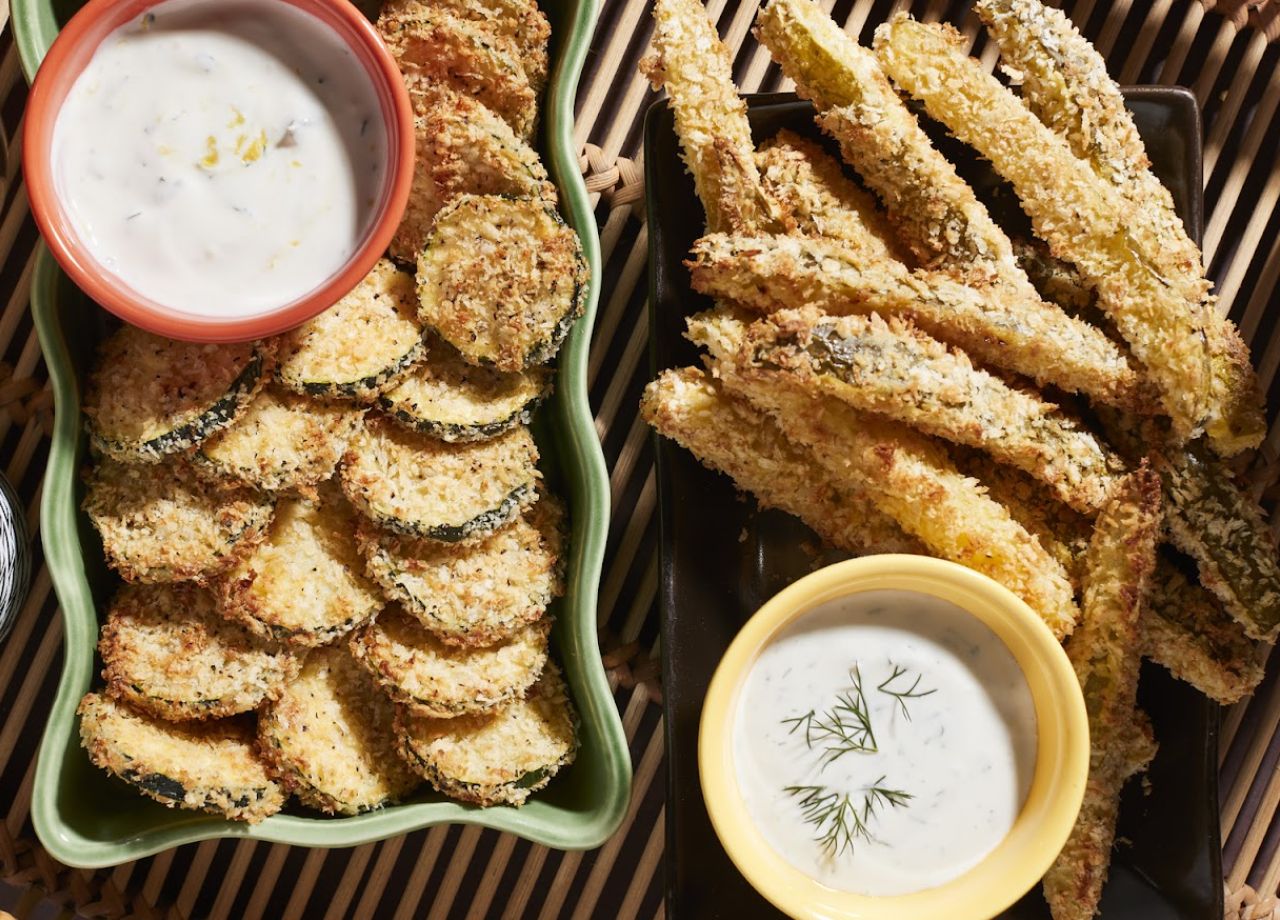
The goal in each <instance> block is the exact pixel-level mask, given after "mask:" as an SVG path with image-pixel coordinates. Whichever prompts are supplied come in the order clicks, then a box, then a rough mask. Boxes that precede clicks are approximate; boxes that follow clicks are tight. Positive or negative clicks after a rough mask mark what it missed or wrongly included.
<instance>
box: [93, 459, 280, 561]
mask: <svg viewBox="0 0 1280 920" xmlns="http://www.w3.org/2000/svg"><path fill="white" fill-rule="evenodd" d="M274 509H275V500H274V499H272V498H271V496H270V495H268V494H267V493H264V492H258V491H255V490H253V489H243V488H227V487H225V486H220V485H216V484H214V483H210V482H207V481H205V480H203V479H201V478H200V477H199V476H197V475H196V473H195V471H194V470H193V469H192V468H191V465H190V464H189V463H187V462H186V461H184V460H175V459H172V458H170V459H166V460H164V461H162V462H160V463H156V464H148V465H145V466H142V465H131V464H126V463H120V462H119V461H117V460H111V459H103V460H102V461H101V462H100V463H99V464H98V465H97V466H96V467H95V468H94V470H93V472H92V473H91V474H90V476H89V482H88V486H87V488H86V492H85V498H84V510H85V513H86V514H88V516H89V520H91V521H92V522H93V526H94V527H96V528H97V529H98V535H99V536H101V537H102V548H103V550H104V551H105V552H106V556H107V563H108V564H109V565H110V566H111V567H112V568H113V569H115V570H116V571H118V572H119V573H120V577H121V578H123V579H124V580H125V581H144V582H159V581H186V580H189V579H196V580H200V581H203V580H205V579H208V578H211V577H213V576H215V575H217V574H218V573H220V572H222V571H224V570H225V569H227V568H229V567H230V566H231V565H232V564H233V563H234V562H235V561H236V559H237V558H238V557H239V556H240V555H241V554H243V553H244V552H246V551H247V550H249V549H250V548H251V547H252V546H253V545H254V544H255V543H257V542H258V541H259V540H261V539H262V537H263V535H264V534H265V533H266V531H267V526H268V525H269V524H270V523H271V516H272V512H273V511H274Z"/></svg>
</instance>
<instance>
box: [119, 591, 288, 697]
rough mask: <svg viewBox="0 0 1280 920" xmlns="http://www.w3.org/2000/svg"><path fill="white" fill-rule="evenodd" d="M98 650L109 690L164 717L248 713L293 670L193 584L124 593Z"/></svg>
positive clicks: (281, 654)
mask: <svg viewBox="0 0 1280 920" xmlns="http://www.w3.org/2000/svg"><path fill="white" fill-rule="evenodd" d="M98 651H99V653H100V654H101V655H102V660H103V662H104V664H105V665H106V667H105V668H104V669H103V672H102V676H103V678H104V679H105V680H106V682H107V692H108V693H110V694H111V695H112V696H113V697H115V698H117V699H119V700H123V701H124V702H127V703H129V704H130V705H132V706H134V707H136V708H138V709H141V710H143V711H145V712H148V713H150V714H151V715H153V716H156V717H157V718H161V719H172V720H182V719H220V718H223V717H225V716H230V715H235V714H236V713H240V712H248V711H249V710H251V709H256V708H258V706H260V705H261V704H262V703H263V701H265V700H268V699H274V698H275V697H276V696H278V695H279V693H280V690H281V689H282V688H283V686H284V683H285V681H287V680H289V679H290V678H291V677H293V676H294V675H296V674H297V672H298V662H297V659H296V658H295V656H294V655H293V654H292V653H291V652H289V651H286V650H285V649H283V648H281V647H280V646H278V645H276V644H274V643H272V642H269V641H267V640H264V639H261V638H259V637H257V636H255V635H253V634H252V633H250V632H249V631H248V630H247V629H245V628H244V627H243V626H241V625H240V624H238V623H233V622H231V621H230V620H227V619H224V618H223V617H222V616H220V615H219V613H218V608H217V606H216V605H215V603H214V600H213V594H212V593H211V592H210V591H209V590H208V589H206V588H202V587H200V586H198V585H195V584H192V583H191V582H179V583H177V584H171V585H125V586H124V587H122V588H121V589H120V590H119V591H118V592H117V593H116V596H115V598H113V599H112V601H111V608H110V611H109V612H108V614H107V622H106V625H104V626H103V627H102V635H101V636H100V637H99V639H98Z"/></svg>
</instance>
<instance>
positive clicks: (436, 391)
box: [378, 342, 552, 443]
mask: <svg viewBox="0 0 1280 920" xmlns="http://www.w3.org/2000/svg"><path fill="white" fill-rule="evenodd" d="M551 382H552V375H551V371H550V370H549V369H548V368H545V367H532V368H529V369H528V370H526V371H515V372H510V373H507V372H503V371H499V370H495V369H494V368H491V367H476V366H475V365H472V364H468V363H467V362H466V361H463V360H462V358H461V356H460V355H459V354H458V353H457V351H455V350H454V349H453V348H451V347H449V346H448V345H445V344H443V343H439V342H437V343H435V344H433V345H432V346H431V347H430V349H429V351H428V353H427V360H426V361H424V362H423V363H422V364H420V365H419V366H418V367H417V368H416V369H415V370H414V372H413V373H412V374H410V375H409V376H408V377H407V378H405V379H404V380H403V381H402V382H401V383H400V384H399V385H398V386H396V388H395V389H393V390H390V391H388V392H386V393H383V394H382V395H381V396H379V397H378V408H380V409H382V411H383V412H385V413H386V414H387V415H388V416H390V417H391V418H392V419H394V420H395V421H397V422H399V423H400V424H401V425H404V426H405V427H407V428H411V429H413V430H415V431H420V432H422V433H423V434H425V435H430V436H431V437H433V438H439V439H440V440H442V441H450V442H454V443H460V442H465V441H486V440H488V439H490V438H495V437H497V436H498V435H500V434H502V433H504V432H507V431H510V430H511V429H512V428H515V427H516V426H517V425H527V424H529V422H530V421H532V420H533V411H534V409H536V408H537V407H538V404H539V403H540V402H542V400H543V398H544V397H546V396H547V395H548V394H549V393H550V392H551Z"/></svg>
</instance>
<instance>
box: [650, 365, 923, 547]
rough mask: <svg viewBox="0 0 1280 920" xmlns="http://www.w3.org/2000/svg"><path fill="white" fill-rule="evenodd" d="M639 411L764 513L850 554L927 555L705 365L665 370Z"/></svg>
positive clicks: (864, 496) (858, 492)
mask: <svg viewBox="0 0 1280 920" xmlns="http://www.w3.org/2000/svg"><path fill="white" fill-rule="evenodd" d="M640 414H641V416H642V417H643V418H644V420H645V421H646V422H648V423H649V425H651V426H652V427H653V429H654V430H655V431H657V432H658V434H660V435H662V436H663V437H667V438H671V439H672V440H674V441H676V442H677V443H679V444H680V445H681V446H682V447H684V448H685V449H687V450H689V451H690V452H691V453H692V454H693V455H694V456H695V457H697V458H698V459H699V460H700V461H701V462H702V463H703V465H705V466H707V467H708V468H710V469H713V470H716V471H718V472H721V473H724V474H725V475H727V476H728V477H729V478H730V479H732V480H733V482H734V484H735V485H736V486H737V487H738V488H739V489H741V490H743V491H744V492H750V493H751V494H753V495H754V496H755V497H756V501H757V502H759V504H760V505H761V506H762V507H765V508H777V509H779V510H780V511H785V512H787V513H788V514H793V515H795V516H796V517H798V518H800V520H802V521H804V522H805V523H806V524H808V525H809V526H810V527H811V528H813V530H814V532H815V533H817V534H818V536H819V537H821V538H822V539H823V540H826V541H827V542H828V543H830V544H831V545H832V546H834V547H836V548H837V549H842V550H844V551H845V552H848V553H859V554H861V553H923V552H924V547H923V546H922V545H921V544H920V542H919V541H918V540H916V539H915V538H914V537H910V536H908V535H907V534H906V533H905V532H904V531H903V530H902V528H901V527H899V526H898V524H897V522H895V521H894V520H893V519H892V518H890V517H888V516H887V515H885V514H884V513H883V512H881V511H880V510H879V509H878V508H877V507H876V506H875V503H874V502H873V501H872V500H871V498H870V497H869V496H868V494H867V493H866V492H865V491H861V490H853V489H851V488H849V486H848V484H847V483H840V484H837V483H836V481H835V480H834V479H833V478H832V477H831V476H829V475H828V474H827V471H826V469H825V468H824V467H823V466H822V465H821V464H819V463H818V462H817V461H816V460H815V459H814V458H813V456H812V455H810V454H809V453H807V452H806V451H805V450H803V449H802V448H800V447H798V446H797V445H795V444H793V443H792V442H791V441H789V440H788V439H787V437H786V436H785V435H784V434H783V433H782V431H781V430H780V429H779V428H778V426H777V425H776V424H775V423H774V421H773V419H771V418H770V417H769V416H768V415H766V414H765V413H763V412H760V411H759V410H757V409H755V408H754V407H752V405H751V404H750V403H748V402H746V401H745V400H742V399H737V398H734V397H733V396H731V395H729V394H728V393H726V392H725V391H724V388H723V387H722V386H721V385H720V384H719V382H717V381H716V380H715V379H714V378H713V377H710V376H709V375H707V374H706V373H704V372H703V371H702V370H700V369H698V368H692V367H690V368H684V369H682V370H673V371H665V372H663V373H662V374H661V375H660V376H659V377H658V379H657V380H654V381H653V382H652V383H650V384H649V385H648V386H647V387H645V391H644V397H643V399H642V400H641V402H640Z"/></svg>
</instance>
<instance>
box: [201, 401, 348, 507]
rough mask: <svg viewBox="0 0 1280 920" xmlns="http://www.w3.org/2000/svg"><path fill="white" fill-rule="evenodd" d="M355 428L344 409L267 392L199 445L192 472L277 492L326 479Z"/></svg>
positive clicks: (305, 487)
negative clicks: (223, 428) (224, 427)
mask: <svg viewBox="0 0 1280 920" xmlns="http://www.w3.org/2000/svg"><path fill="white" fill-rule="evenodd" d="M359 424H360V412H359V410H357V409H354V408H352V407H350V406H345V405H342V404H337V403H323V402H319V401H318V400H315V399H310V398H308V397H306V396H299V395H298V394H297V393H290V392H288V391H286V390H283V389H280V388H278V387H274V386H273V387H267V388H266V389H264V390H263V391H262V392H260V393H259V394H258V395H257V396H256V397H255V398H254V400H253V402H252V403H250V404H249V407H248V409H246V410H245V413H244V415H242V416H241V417H240V418H239V419H238V420H237V421H236V423H235V424H234V425H232V426H231V427H230V428H227V429H226V430H224V431H221V432H219V433H218V434H216V435H214V436H213V437H212V438H210V439H209V440H207V441H205V442H204V443H203V444H201V445H200V448H199V450H197V451H196V453H195V455H194V457H193V459H194V461H195V466H196V469H197V471H198V472H201V473H205V474H207V475H210V476H212V477H214V478H221V479H232V480H236V481H239V482H241V483H244V484H245V485H248V486H253V487H255V488H259V489H264V490H266V491H268V492H278V491H282V490H284V489H303V490H305V489H309V488H311V487H312V486H315V485H316V484H317V483H320V482H323V481H324V480H326V479H328V478H329V477H330V476H331V475H332V474H333V471H334V470H335V469H336V468H337V466H338V461H339V460H340V459H342V455H343V454H344V453H346V451H347V445H348V443H350V441H351V438H352V436H353V435H354V434H355V432H356V428H357V426H358V425H359Z"/></svg>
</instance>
